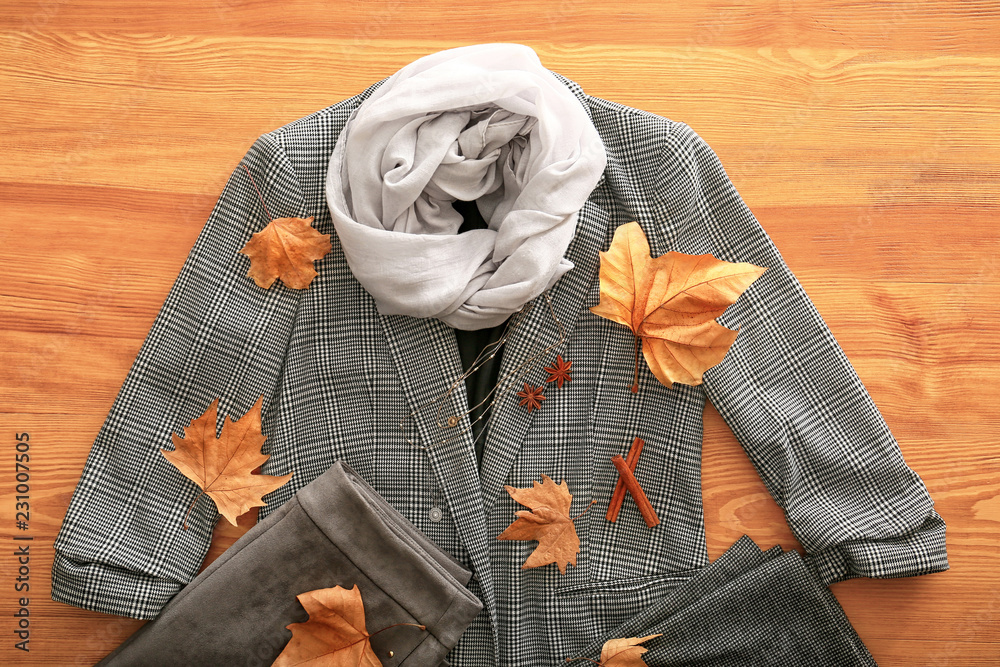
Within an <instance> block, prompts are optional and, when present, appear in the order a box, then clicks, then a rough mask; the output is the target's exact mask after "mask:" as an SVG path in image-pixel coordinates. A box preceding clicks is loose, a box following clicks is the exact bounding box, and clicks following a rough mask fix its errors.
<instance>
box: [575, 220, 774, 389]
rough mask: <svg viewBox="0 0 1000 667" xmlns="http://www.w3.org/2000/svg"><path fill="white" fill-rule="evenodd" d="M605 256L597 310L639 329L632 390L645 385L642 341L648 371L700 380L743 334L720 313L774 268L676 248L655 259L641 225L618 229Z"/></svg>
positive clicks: (664, 377)
mask: <svg viewBox="0 0 1000 667" xmlns="http://www.w3.org/2000/svg"><path fill="white" fill-rule="evenodd" d="M600 258H601V272H600V281H601V300H600V302H599V303H598V304H597V305H596V306H594V307H593V308H591V309H590V310H591V312H593V313H594V314H595V315H599V316H601V317H605V318H607V319H609V320H612V321H614V322H618V323H620V324H624V325H625V326H627V327H628V328H629V329H631V330H632V332H633V333H634V334H635V336H636V381H635V383H634V384H633V385H632V391H633V392H635V391H638V389H639V387H638V373H639V366H638V364H639V358H638V356H639V345H640V344H641V346H642V353H643V356H644V357H645V359H646V363H647V364H648V365H649V369H650V370H651V371H652V372H653V375H655V376H656V379H657V380H659V381H660V382H662V383H663V384H665V385H666V386H667V387H671V386H673V383H674V382H681V383H683V384H689V385H698V384H701V382H702V374H703V373H704V372H705V371H707V370H708V369H709V368H711V367H712V366H715V365H716V364H718V363H719V362H720V361H722V358H723V357H725V356H726V352H728V351H729V347H730V346H731V345H732V344H733V341H734V340H735V339H736V334H738V333H739V329H737V330H736V331H733V330H731V329H727V328H726V327H724V326H722V325H721V324H719V323H718V322H716V321H715V318H716V317H719V316H720V315H722V313H723V312H724V311H725V310H726V308H728V307H729V306H730V305H732V304H733V303H735V302H736V299H737V298H739V296H740V295H741V294H742V293H743V292H744V291H745V290H746V289H747V287H749V286H750V284H751V283H752V282H753V281H755V280H756V279H757V278H759V277H760V276H761V275H762V274H763V273H764V271H766V270H767V269H766V268H763V267H760V266H755V265H753V264H748V263H745V262H740V263H732V262H726V261H724V260H720V259H716V258H715V257H713V256H712V255H707V254H706V255H687V254H684V253H679V252H673V251H671V252H668V253H667V254H665V255H661V256H660V257H656V258H655V259H654V258H652V257H650V254H649V243H648V241H647V240H646V235H645V234H644V233H643V231H642V227H640V226H639V223H638V222H630V223H628V224H627V225H622V226H620V227H618V228H617V229H616V230H615V236H614V239H613V240H612V242H611V247H610V248H608V251H607V252H602V253H600Z"/></svg>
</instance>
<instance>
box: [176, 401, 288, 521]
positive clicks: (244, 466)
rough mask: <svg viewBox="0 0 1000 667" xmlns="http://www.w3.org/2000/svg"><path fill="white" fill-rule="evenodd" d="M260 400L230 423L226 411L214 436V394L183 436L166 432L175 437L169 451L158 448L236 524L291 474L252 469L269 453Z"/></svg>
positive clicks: (215, 406)
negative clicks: (259, 472) (218, 433)
mask: <svg viewBox="0 0 1000 667" xmlns="http://www.w3.org/2000/svg"><path fill="white" fill-rule="evenodd" d="M263 404H264V397H263V396H261V397H260V398H258V399H257V402H256V403H254V406H253V407H252V408H250V410H249V411H248V412H247V413H246V414H245V415H243V416H242V417H240V419H239V420H237V421H235V422H234V421H233V420H232V418H231V417H228V416H227V417H226V419H225V423H224V424H223V425H222V434H221V436H220V437H219V438H216V437H215V422H216V419H217V415H218V407H219V399H215V400H214V401H212V404H211V405H210V406H209V407H208V410H206V411H205V412H204V414H202V415H201V416H200V417H198V418H197V419H195V420H194V421H192V422H191V425H190V426H188V427H186V428H185V429H184V437H183V438H181V437H180V436H178V435H177V434H176V433H171V434H170V435H171V438H172V439H173V441H174V450H173V451H171V450H169V449H161V450H160V452H162V453H163V456H164V457H165V458H166V459H167V460H168V461H170V462H171V463H172V464H174V466H175V467H176V468H177V469H178V470H180V471H181V472H182V473H183V474H184V476H185V477H187V478H188V479H190V480H191V481H192V482H194V483H195V484H197V485H198V486H199V487H200V488H201V489H202V492H203V493H206V494H208V496H209V497H210V498H211V499H212V500H214V501H215V505H216V507H218V508H219V513H220V514H222V516H224V517H226V518H227V519H228V520H229V522H230V523H231V524H233V525H234V526H235V525H236V517H238V516H239V515H241V514H243V513H244V512H247V511H248V510H249V509H250V508H251V507H264V506H265V505H267V503H265V502H264V501H263V500H262V496H264V495H265V494H268V493H270V492H272V491H274V490H275V489H277V488H278V487H280V486H281V485H282V484H284V483H285V482H287V481H288V480H290V479H291V478H292V474H291V473H289V474H287V475H279V476H273V475H253V474H251V471H252V470H254V469H255V468H257V467H258V466H259V465H261V464H262V463H264V461H267V460H268V459H269V458H271V457H270V456H269V455H267V454H261V452H260V448H261V446H262V445H263V444H264V440H265V438H266V436H264V435H263V434H262V433H261V422H260V412H261V407H262V406H263ZM199 497H200V494H199ZM197 499H198V498H195V500H196V501H197ZM189 511H190V510H189ZM185 528H186V525H185Z"/></svg>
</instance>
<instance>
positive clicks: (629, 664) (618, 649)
mask: <svg viewBox="0 0 1000 667" xmlns="http://www.w3.org/2000/svg"><path fill="white" fill-rule="evenodd" d="M659 636H660V635H646V636H645V637H628V638H627V639H610V640H608V641H606V642H604V647H603V648H602V649H601V665H602V666H603V667H646V661H645V660H643V659H642V658H641V657H640V656H642V654H643V653H645V652H646V651H648V650H649V649H647V648H645V647H643V646H639V644H641V643H643V642H645V641H648V640H650V639H652V638H653V637H659Z"/></svg>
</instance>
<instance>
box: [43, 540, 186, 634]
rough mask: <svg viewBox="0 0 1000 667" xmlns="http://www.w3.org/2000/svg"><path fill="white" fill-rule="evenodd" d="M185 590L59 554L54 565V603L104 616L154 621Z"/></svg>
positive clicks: (157, 579) (169, 582) (166, 581)
mask: <svg viewBox="0 0 1000 667" xmlns="http://www.w3.org/2000/svg"><path fill="white" fill-rule="evenodd" d="M183 587H184V584H183V583H181V582H179V581H173V580H171V579H164V578H162V577H155V576H152V575H148V574H145V573H143V572H136V571H132V570H126V569H123V568H120V567H115V566H113V565H105V564H103V563H97V562H91V561H78V560H74V559H72V558H69V557H67V556H64V555H63V554H61V553H59V552H58V551H56V552H55V558H54V559H53V561H52V599H53V600H55V601H56V602H64V603H66V604H71V605H73V606H75V607H82V608H83V609H89V610H91V611H99V612H102V613H104V614H115V615H117V616H128V617H129V618H138V619H143V620H151V619H154V618H156V617H157V616H158V615H159V613H160V611H161V610H162V609H163V607H164V606H165V605H166V604H167V602H169V601H170V598H172V597H173V596H174V595H176V594H177V592H178V591H180V589H181V588H183Z"/></svg>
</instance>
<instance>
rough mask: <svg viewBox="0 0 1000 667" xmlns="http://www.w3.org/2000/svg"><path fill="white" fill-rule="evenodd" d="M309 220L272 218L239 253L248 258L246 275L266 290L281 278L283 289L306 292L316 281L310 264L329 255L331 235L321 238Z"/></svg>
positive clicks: (314, 271)
mask: <svg viewBox="0 0 1000 667" xmlns="http://www.w3.org/2000/svg"><path fill="white" fill-rule="evenodd" d="M313 218H314V216H309V217H308V218H275V219H274V220H272V221H271V222H269V223H267V227H265V228H264V229H262V230H260V231H259V232H255V233H254V235H253V236H252V237H251V238H250V240H249V241H247V244H246V245H245V246H243V248H242V249H240V250H239V252H241V253H243V254H244V255H246V256H247V257H249V258H250V270H249V271H247V275H248V276H250V277H251V278H253V281H254V282H255V283H257V285H258V286H259V287H263V288H264V289H267V288H268V287H270V286H271V284H272V283H274V281H275V279H277V278H281V282H283V283H285V286H286V287H290V288H292V289H305V288H306V287H309V283H311V282H312V279H313V278H315V277H316V275H317V274H316V270H315V269H314V268H313V261H315V260H317V259H322V258H323V256H324V255H326V253H328V252H330V249H331V247H332V246H331V245H330V235H329V234H321V233H320V232H319V231H318V230H317V229H315V228H314V227H313V226H312V221H313Z"/></svg>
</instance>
